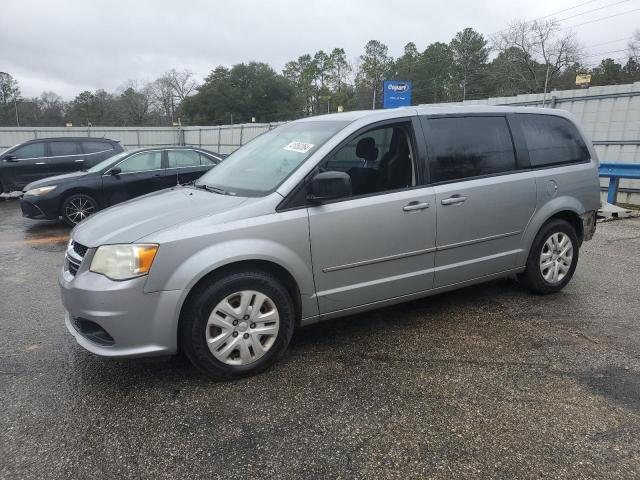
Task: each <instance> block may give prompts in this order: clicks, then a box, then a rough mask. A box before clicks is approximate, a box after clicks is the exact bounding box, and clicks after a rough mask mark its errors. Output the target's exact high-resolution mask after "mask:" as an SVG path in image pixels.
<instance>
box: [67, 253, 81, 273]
mask: <svg viewBox="0 0 640 480" xmlns="http://www.w3.org/2000/svg"><path fill="white" fill-rule="evenodd" d="M79 268H80V263H75V261H74V260H72V259H71V257H67V270H68V271H69V273H70V274H71V275H73V276H75V275H76V273H78V269H79Z"/></svg>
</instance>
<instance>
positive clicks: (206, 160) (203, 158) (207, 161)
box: [200, 153, 219, 166]
mask: <svg viewBox="0 0 640 480" xmlns="http://www.w3.org/2000/svg"><path fill="white" fill-rule="evenodd" d="M218 163H219V161H218V160H214V159H213V158H211V157H209V156H207V155H205V154H204V153H200V165H206V166H210V165H216V164H218Z"/></svg>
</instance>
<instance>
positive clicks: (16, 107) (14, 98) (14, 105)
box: [13, 93, 20, 127]
mask: <svg viewBox="0 0 640 480" xmlns="http://www.w3.org/2000/svg"><path fill="white" fill-rule="evenodd" d="M13 108H15V110H16V126H18V127H19V126H20V119H19V118H18V99H17V98H16V95H15V93H14V94H13Z"/></svg>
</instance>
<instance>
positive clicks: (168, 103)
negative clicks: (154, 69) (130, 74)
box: [151, 73, 176, 123]
mask: <svg viewBox="0 0 640 480" xmlns="http://www.w3.org/2000/svg"><path fill="white" fill-rule="evenodd" d="M151 96H152V101H153V103H154V104H155V105H154V106H155V107H156V109H158V110H160V111H162V113H163V115H164V117H165V118H166V119H167V121H168V122H170V123H173V120H174V115H175V110H176V93H175V90H174V88H173V81H172V78H171V77H170V75H169V74H168V73H165V74H164V75H162V76H161V77H160V78H158V79H156V80H155V81H154V82H153V83H152V84H151Z"/></svg>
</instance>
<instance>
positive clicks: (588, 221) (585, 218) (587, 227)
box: [580, 210, 597, 242]
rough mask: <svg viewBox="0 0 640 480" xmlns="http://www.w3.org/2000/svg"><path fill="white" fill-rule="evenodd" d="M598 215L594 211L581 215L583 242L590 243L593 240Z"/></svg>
mask: <svg viewBox="0 0 640 480" xmlns="http://www.w3.org/2000/svg"><path fill="white" fill-rule="evenodd" d="M596 215H597V212H596V211H595V210H592V211H590V212H585V213H583V214H582V215H580V218H581V219H582V240H583V241H584V242H588V241H589V240H591V239H592V238H593V234H594V233H596Z"/></svg>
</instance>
